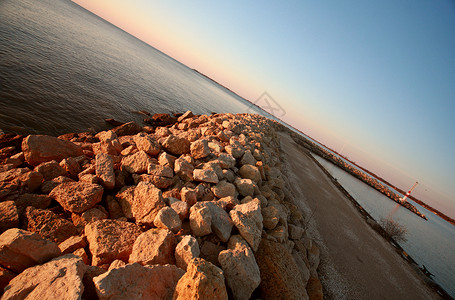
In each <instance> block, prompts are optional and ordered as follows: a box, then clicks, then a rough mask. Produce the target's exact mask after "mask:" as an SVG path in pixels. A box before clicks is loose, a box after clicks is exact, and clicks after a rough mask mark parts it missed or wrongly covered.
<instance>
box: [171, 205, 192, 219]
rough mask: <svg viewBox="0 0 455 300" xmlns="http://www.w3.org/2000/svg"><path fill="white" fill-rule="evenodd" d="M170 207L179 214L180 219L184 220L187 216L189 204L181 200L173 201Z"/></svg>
mask: <svg viewBox="0 0 455 300" xmlns="http://www.w3.org/2000/svg"><path fill="white" fill-rule="evenodd" d="M171 208H172V209H173V210H174V211H175V212H176V213H177V214H178V215H179V218H180V220H182V221H183V220H185V219H186V218H188V216H189V211H190V205H189V204H188V203H186V202H183V201H175V202H173V203H172V204H171Z"/></svg>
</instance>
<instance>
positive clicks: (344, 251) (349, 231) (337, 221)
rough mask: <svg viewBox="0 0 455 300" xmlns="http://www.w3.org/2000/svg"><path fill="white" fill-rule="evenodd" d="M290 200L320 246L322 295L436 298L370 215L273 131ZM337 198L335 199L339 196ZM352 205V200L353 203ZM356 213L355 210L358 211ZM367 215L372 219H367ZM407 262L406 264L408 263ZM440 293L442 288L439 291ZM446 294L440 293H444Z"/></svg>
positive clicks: (296, 147) (289, 140)
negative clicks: (284, 165) (375, 227)
mask: <svg viewBox="0 0 455 300" xmlns="http://www.w3.org/2000/svg"><path fill="white" fill-rule="evenodd" d="M279 136H280V139H281V143H282V145H281V147H282V150H283V154H282V155H283V157H284V159H285V161H286V162H287V164H288V166H287V169H288V174H287V176H288V178H289V181H290V183H291V189H292V192H293V193H294V194H295V195H296V196H297V197H296V198H295V200H296V203H295V204H296V205H297V206H298V207H299V208H300V209H302V210H303V211H304V212H305V214H306V215H307V216H311V220H309V223H308V231H309V232H310V234H311V236H313V237H315V239H316V241H318V242H319V247H320V249H321V264H320V269H319V271H320V273H321V282H322V285H323V288H324V295H325V297H327V299H360V298H371V299H405V298H407V299H438V298H440V297H444V298H446V297H447V296H448V295H447V296H446V295H441V294H438V293H436V292H435V291H434V290H432V289H431V288H430V287H429V285H428V284H429V282H427V281H428V280H427V278H426V277H425V276H424V275H423V274H421V275H419V274H418V272H420V271H419V270H418V269H417V266H416V265H415V264H414V265H412V262H413V261H412V259H411V258H409V257H408V258H406V259H408V260H403V257H402V255H400V254H399V253H403V252H402V249H400V248H395V249H394V247H391V246H390V244H389V242H387V241H386V240H385V239H383V238H382V237H380V236H379V235H377V234H376V231H374V230H373V229H372V227H371V225H369V224H374V223H373V222H371V221H369V222H368V223H367V222H365V220H368V219H371V217H369V216H368V214H367V213H366V211H364V210H363V208H361V206H360V205H358V204H357V203H356V202H355V200H354V199H353V198H352V197H350V196H348V195H349V194H348V193H347V192H346V191H342V190H341V189H340V188H339V187H340V186H337V183H336V181H335V180H334V179H333V178H332V179H331V178H330V177H329V176H327V174H326V173H324V171H323V169H321V168H320V166H319V165H318V164H317V163H316V162H315V160H314V159H313V158H312V157H311V155H309V153H308V150H306V149H305V148H303V147H302V146H299V145H298V144H296V143H295V142H294V140H293V139H292V138H291V137H290V136H289V134H287V133H283V132H280V133H279ZM340 200H341V201H340ZM353 204H354V205H353ZM359 211H360V212H361V213H360V214H359V213H358V212H359ZM371 220H372V219H371ZM408 262H411V263H408ZM442 293H443V291H442ZM445 296H446V297H445Z"/></svg>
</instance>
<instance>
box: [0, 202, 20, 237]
mask: <svg viewBox="0 0 455 300" xmlns="http://www.w3.org/2000/svg"><path fill="white" fill-rule="evenodd" d="M18 226H19V214H18V212H17V207H16V203H15V202H14V201H5V202H0V233H2V232H4V231H5V230H7V229H10V228H15V227H18Z"/></svg>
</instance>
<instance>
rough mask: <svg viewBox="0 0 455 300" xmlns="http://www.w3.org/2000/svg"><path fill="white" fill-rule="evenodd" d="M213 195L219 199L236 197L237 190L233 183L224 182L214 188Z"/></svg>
mask: <svg viewBox="0 0 455 300" xmlns="http://www.w3.org/2000/svg"><path fill="white" fill-rule="evenodd" d="M212 192H213V194H214V195H215V196H216V197H218V198H224V197H235V196H236V194H235V193H236V189H235V186H234V185H233V184H232V183H229V182H227V181H226V180H222V181H220V182H218V184H217V185H216V186H214V187H212Z"/></svg>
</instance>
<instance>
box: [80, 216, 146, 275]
mask: <svg viewBox="0 0 455 300" xmlns="http://www.w3.org/2000/svg"><path fill="white" fill-rule="evenodd" d="M85 234H86V236H87V241H88V243H89V249H90V252H91V254H92V265H94V266H100V265H103V264H110V263H111V262H113V261H114V260H116V259H120V260H123V261H128V258H129V256H130V254H131V251H132V250H133V244H134V241H135V240H136V238H137V237H138V236H139V235H140V234H141V229H140V228H139V227H138V226H137V225H135V224H133V223H129V222H124V221H118V220H109V219H108V220H101V221H95V222H93V223H89V224H87V225H86V226H85Z"/></svg>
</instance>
